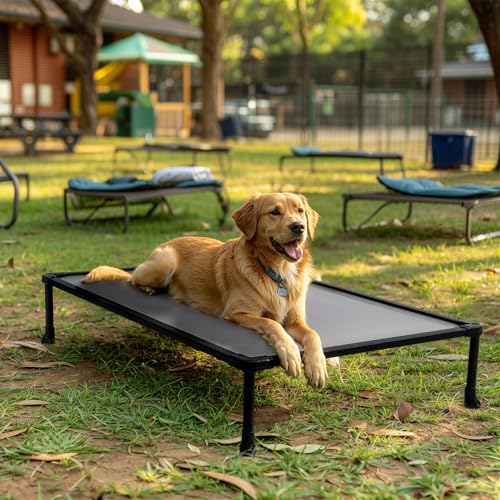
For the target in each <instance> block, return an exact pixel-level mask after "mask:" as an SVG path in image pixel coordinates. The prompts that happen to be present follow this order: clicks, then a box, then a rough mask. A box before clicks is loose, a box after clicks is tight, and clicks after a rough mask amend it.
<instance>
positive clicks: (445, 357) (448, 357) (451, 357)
mask: <svg viewBox="0 0 500 500" xmlns="http://www.w3.org/2000/svg"><path fill="white" fill-rule="evenodd" d="M427 357H428V358H430V359H437V360H438V361H462V360H464V359H469V357H468V356H466V355H465V354H431V355H430V356H427Z"/></svg>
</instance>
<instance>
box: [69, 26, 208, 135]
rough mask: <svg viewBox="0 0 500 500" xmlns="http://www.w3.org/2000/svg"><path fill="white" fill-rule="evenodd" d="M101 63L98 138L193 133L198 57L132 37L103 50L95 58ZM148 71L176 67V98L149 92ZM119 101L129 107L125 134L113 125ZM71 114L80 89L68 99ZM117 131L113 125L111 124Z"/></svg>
mask: <svg viewBox="0 0 500 500" xmlns="http://www.w3.org/2000/svg"><path fill="white" fill-rule="evenodd" d="M99 61H100V62H102V63H105V64H104V65H103V66H102V67H100V68H99V69H98V70H97V71H96V72H95V73H94V79H95V82H96V87H97V92H98V95H99V103H98V108H97V110H98V117H99V127H98V134H105V133H110V132H112V133H118V135H129V136H136V137H137V136H144V135H146V134H148V133H151V134H152V135H157V136H175V137H188V136H189V133H190V129H191V66H192V65H193V64H194V65H198V64H199V58H198V56H197V55H196V54H195V53H193V52H190V51H188V50H186V49H183V48H181V47H177V46H175V45H172V44H169V43H166V42H164V41H162V40H158V39H156V38H152V37H149V36H146V35H144V34H142V33H136V34H134V35H132V36H130V37H127V38H123V39H121V40H118V41H116V42H114V43H111V44H109V45H106V46H105V47H103V48H102V49H101V50H100V52H99ZM151 65H169V66H172V65H175V66H177V67H179V66H180V79H181V85H180V92H179V94H180V95H178V96H175V98H171V97H170V98H169V100H168V101H167V100H163V99H162V98H161V96H160V95H159V92H158V90H157V89H156V90H155V89H153V88H152V86H151V83H152V82H151V78H150V73H151V72H150V69H151V68H150V66H151ZM121 97H124V98H126V100H128V105H130V110H129V111H130V113H129V118H128V119H129V120H130V123H129V127H128V130H126V129H124V128H122V129H120V127H119V125H118V126H117V129H118V130H113V122H114V121H115V117H116V116H117V113H118V114H119V111H120V109H119V107H120V104H122V103H123V100H122V99H120V98H121ZM71 111H72V113H73V114H75V115H78V114H79V112H80V85H79V83H77V84H76V85H75V89H74V92H73V94H72V96H71ZM115 125H117V124H115Z"/></svg>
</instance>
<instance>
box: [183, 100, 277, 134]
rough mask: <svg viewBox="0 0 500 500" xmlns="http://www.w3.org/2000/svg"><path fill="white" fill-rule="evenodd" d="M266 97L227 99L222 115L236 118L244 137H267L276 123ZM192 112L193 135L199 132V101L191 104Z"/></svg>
mask: <svg viewBox="0 0 500 500" xmlns="http://www.w3.org/2000/svg"><path fill="white" fill-rule="evenodd" d="M270 108H271V106H270V103H269V101H268V100H267V99H229V100H227V101H226V102H225V103H224V117H233V118H236V119H237V120H238V122H239V125H240V126H241V127H240V128H241V135H242V136H244V137H267V136H268V135H269V134H270V133H271V132H272V131H273V130H274V127H275V124H276V119H275V118H274V116H273V115H272V114H271V109H270ZM191 110H192V113H193V130H192V132H193V135H197V133H199V126H200V121H201V103H200V102H194V103H192V105H191Z"/></svg>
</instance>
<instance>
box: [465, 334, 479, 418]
mask: <svg viewBox="0 0 500 500" xmlns="http://www.w3.org/2000/svg"><path fill="white" fill-rule="evenodd" d="M478 360H479V335H473V336H472V337H471V338H470V347H469V364H468V367H467V383H466V385H465V396H464V404H465V406H466V407H467V408H479V407H480V406H481V403H480V401H479V399H478V398H477V396H476V379H477V363H478Z"/></svg>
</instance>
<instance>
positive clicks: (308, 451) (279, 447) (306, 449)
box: [260, 443, 325, 455]
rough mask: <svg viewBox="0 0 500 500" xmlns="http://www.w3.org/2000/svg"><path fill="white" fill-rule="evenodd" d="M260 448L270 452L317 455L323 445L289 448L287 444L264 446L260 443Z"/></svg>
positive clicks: (310, 444) (304, 445) (323, 447)
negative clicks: (287, 451)
mask: <svg viewBox="0 0 500 500" xmlns="http://www.w3.org/2000/svg"><path fill="white" fill-rule="evenodd" d="M260 445H261V446H263V447H264V448H266V449H267V450H270V451H286V450H289V451H294V452H295V453H304V454H305V455H308V454H311V453H317V452H318V451H322V450H324V449H325V445H323V444H318V443H309V444H298V445H296V446H290V445H288V444H283V443H275V444H266V443H260Z"/></svg>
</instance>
